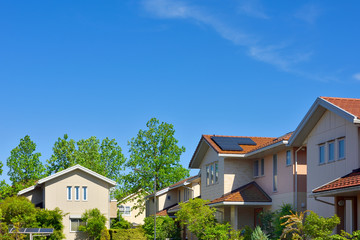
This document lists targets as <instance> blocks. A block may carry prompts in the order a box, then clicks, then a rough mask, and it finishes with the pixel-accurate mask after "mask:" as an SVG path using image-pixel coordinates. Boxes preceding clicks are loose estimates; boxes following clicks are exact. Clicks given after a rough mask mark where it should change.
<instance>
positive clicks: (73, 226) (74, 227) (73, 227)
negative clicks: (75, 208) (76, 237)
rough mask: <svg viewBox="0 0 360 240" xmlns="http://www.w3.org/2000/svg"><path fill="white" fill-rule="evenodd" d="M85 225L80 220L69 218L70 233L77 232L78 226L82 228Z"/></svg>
mask: <svg viewBox="0 0 360 240" xmlns="http://www.w3.org/2000/svg"><path fill="white" fill-rule="evenodd" d="M84 225H85V224H84V223H83V221H81V219H80V218H71V219H70V232H79V226H84Z"/></svg>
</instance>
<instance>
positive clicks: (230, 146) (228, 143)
mask: <svg viewBox="0 0 360 240" xmlns="http://www.w3.org/2000/svg"><path fill="white" fill-rule="evenodd" d="M211 139H212V140H213V141H214V142H215V143H216V145H218V146H219V147H220V148H221V150H223V151H242V150H243V148H242V147H240V146H239V145H256V143H255V142H254V141H253V140H252V139H251V138H243V137H211Z"/></svg>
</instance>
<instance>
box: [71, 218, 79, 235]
mask: <svg viewBox="0 0 360 240" xmlns="http://www.w3.org/2000/svg"><path fill="white" fill-rule="evenodd" d="M71 220H78V224H79V227H80V222H81V218H70V219H69V221H70V232H72V233H76V232H82V231H80V230H77V231H72V230H71Z"/></svg>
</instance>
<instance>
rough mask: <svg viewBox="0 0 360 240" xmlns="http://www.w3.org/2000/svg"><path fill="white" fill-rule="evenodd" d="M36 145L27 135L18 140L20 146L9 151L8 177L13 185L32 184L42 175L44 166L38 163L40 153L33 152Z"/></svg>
mask: <svg viewBox="0 0 360 240" xmlns="http://www.w3.org/2000/svg"><path fill="white" fill-rule="evenodd" d="M35 150H36V144H35V143H34V142H33V141H32V140H31V139H30V137H29V136H28V135H26V136H25V137H24V138H22V139H20V144H19V145H18V146H17V147H16V148H14V149H13V150H11V154H10V157H9V158H8V159H7V166H8V167H9V173H8V175H9V177H10V180H11V182H12V184H13V185H15V184H18V183H21V184H27V183H28V182H32V183H33V182H34V181H36V180H38V179H40V178H41V177H43V174H44V170H45V169H44V166H43V164H42V163H41V162H40V159H39V158H40V156H41V153H38V152H35ZM32 183H31V184H32Z"/></svg>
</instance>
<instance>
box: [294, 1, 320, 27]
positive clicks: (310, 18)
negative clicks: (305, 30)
mask: <svg viewBox="0 0 360 240" xmlns="http://www.w3.org/2000/svg"><path fill="white" fill-rule="evenodd" d="M320 14H321V9H320V7H319V6H317V5H315V4H307V5H305V6H303V7H301V8H300V9H299V10H298V11H297V12H296V13H295V15H294V16H295V17H296V18H298V19H300V20H303V21H305V22H307V23H310V24H313V23H315V21H316V20H317V19H318V18H319V16H320Z"/></svg>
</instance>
